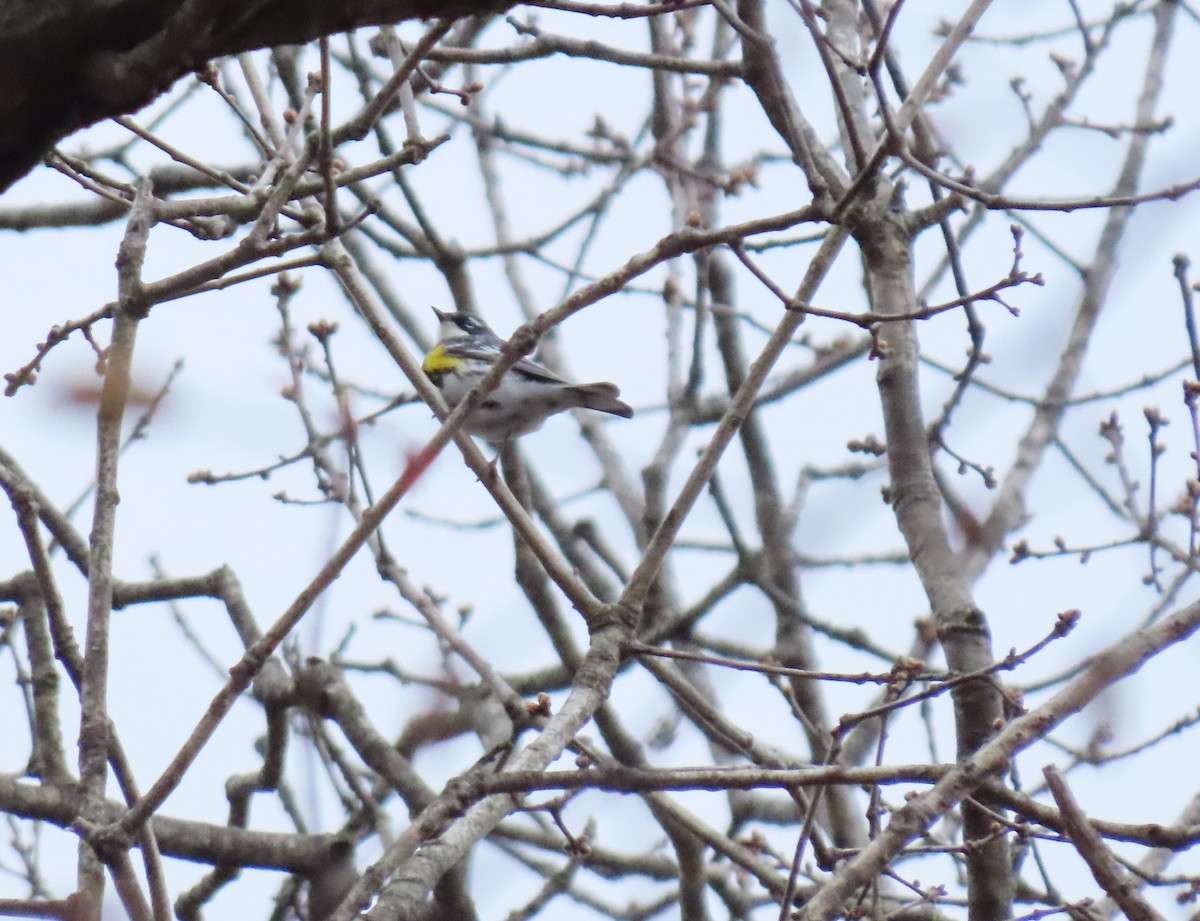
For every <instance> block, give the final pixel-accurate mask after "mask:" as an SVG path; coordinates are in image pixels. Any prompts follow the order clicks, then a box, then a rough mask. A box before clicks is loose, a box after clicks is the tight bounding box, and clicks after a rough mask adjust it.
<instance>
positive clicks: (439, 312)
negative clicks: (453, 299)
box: [433, 307, 450, 323]
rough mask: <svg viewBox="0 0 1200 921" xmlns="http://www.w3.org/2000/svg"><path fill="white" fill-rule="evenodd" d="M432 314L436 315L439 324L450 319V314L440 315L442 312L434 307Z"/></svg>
mask: <svg viewBox="0 0 1200 921" xmlns="http://www.w3.org/2000/svg"><path fill="white" fill-rule="evenodd" d="M433 312H434V313H436V314H437V318H438V322H439V323H444V322H446V320H448V319H450V314H448V313H442V311H440V310H438V309H437V308H436V307H434V308H433Z"/></svg>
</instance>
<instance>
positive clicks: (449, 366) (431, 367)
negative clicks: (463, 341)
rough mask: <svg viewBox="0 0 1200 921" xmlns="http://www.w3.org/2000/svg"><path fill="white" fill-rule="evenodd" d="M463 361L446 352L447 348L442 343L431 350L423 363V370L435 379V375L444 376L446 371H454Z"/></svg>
mask: <svg viewBox="0 0 1200 921" xmlns="http://www.w3.org/2000/svg"><path fill="white" fill-rule="evenodd" d="M462 363H463V360H462V359H461V358H459V357H457V356H456V355H451V354H450V353H448V352H447V351H446V347H445V346H444V345H442V343H440V342H439V343H438V344H437V345H435V346H434V347H433V348H432V349H430V350H429V354H428V355H426V356H425V360H424V361H423V362H421V370H422V371H424V372H425V373H426V374H428V375H429V376H430V377H433V376H434V375H435V374H443V373H445V372H446V371H453V370H454V369H455V368H457V367H458V366H459V365H461V364H462Z"/></svg>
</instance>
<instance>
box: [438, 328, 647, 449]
mask: <svg viewBox="0 0 1200 921" xmlns="http://www.w3.org/2000/svg"><path fill="white" fill-rule="evenodd" d="M433 312H434V313H435V314H437V318H438V343H437V345H435V346H434V347H433V348H432V349H430V350H429V353H428V354H427V355H426V356H425V360H424V362H422V364H421V367H422V369H423V370H424V371H425V374H426V376H427V377H428V378H429V380H430V381H431V382H432V383H433V384H434V386H436V387H437V388H438V389H439V390H440V391H441V392H442V396H443V397H444V398H445V400H446V402H447V403H448V404H449V405H450V407H451V408H453V407H455V406H457V405H458V404H459V403H460V402H461V401H462V399H463V397H465V396H466V395H467V394H468V393H469V392H470V391H471V389H472V388H473V387H474V386H475V385H476V384H478V383H479V382H480V381H481V380H482V379H483V376H484V375H485V374H487V372H488V371H489V370H490V369H491V367H492V365H493V364H494V363H495V361H496V359H497V358H499V357H500V351H501V350H502V349H503V348H504V346H505V344H506V343H505V341H504V340H503V339H501V338H500V337H499V336H497V335H496V334H495V333H494V332H492V328H491V327H490V326H488V325H487V323H485V322H484V321H483V320H482V319H481V318H480V317H478V316H476V315H475V314H473V313H466V312H463V311H458V312H445V311H441V310H438V309H437V308H436V307H434V308H433ZM620 397H621V391H620V389H619V388H618V387H617V385H616V384H611V383H609V382H608V381H600V382H597V383H594V384H572V383H570V382H569V381H566V380H564V379H563V378H561V377H559V376H558V375H557V374H555V373H554V372H553V371H551V370H550V369H549V368H547V367H545V366H544V365H541V364H538V363H537V362H536V361H533V360H532V359H529V358H521V359H519V360H518V361H517V362H516V364H514V365H513V366H512V367H511V368H509V369H508V371H507V372H505V374H504V376H503V377H502V378H500V383H499V385H498V386H497V387H496V389H495V390H493V391H492V392H491V393H489V394H488V395H487V396H486V397H484V399H483V401H482V402H481V403H480V404H479V405H478V406H476V407H475V408H474V409H473V410H472V411H471V413H470V415H469V416H468V417H467V418H466V420H465V421H464V422H463V429H464V430H465V431H467V432H469V433H470V434H472V435H477V436H478V437H480V438H483V439H484V440H485V441H489V442H491V443H493V444H499V445H503V444H507V443H508V442H509V441H511V440H512V439H513V438H517V437H519V436H521V435H527V434H529V433H530V432H533V431H536V430H537V429H539V428H541V427H542V423H543V422H545V421H546V419H547V418H549V417H550V416H552V415H554V414H555V413H560V412H563V411H564V410H567V409H574V408H580V409H594V410H596V411H598V412H602V413H610V414H611V415H614V416H621V417H622V418H624V419H631V418H632V417H633V408H632V407H630V406H629V405H628V404H627V403H624V402H622V401H621V398H620Z"/></svg>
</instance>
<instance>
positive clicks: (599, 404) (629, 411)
mask: <svg viewBox="0 0 1200 921" xmlns="http://www.w3.org/2000/svg"><path fill="white" fill-rule="evenodd" d="M571 394H572V396H574V398H575V401H576V402H575V405H576V406H579V407H581V408H583V409H595V410H598V411H600V412H602V413H612V414H613V415H614V416H622V417H623V418H625V419H632V418H633V407H632V406H630V405H629V404H628V403H624V402H622V401H621V390H620V388H618V387H617V385H616V384H610V383H608V381H601V382H599V383H596V384H575V385H574V386H573V387H572V388H571Z"/></svg>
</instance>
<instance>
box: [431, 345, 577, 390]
mask: <svg viewBox="0 0 1200 921" xmlns="http://www.w3.org/2000/svg"><path fill="white" fill-rule="evenodd" d="M501 348H503V346H494V347H493V346H482V347H477V346H456V347H455V348H454V350H453V351H454V354H455V355H458V356H460V357H462V358H474V359H476V360H478V361H495V360H496V358H497V357H498V356H499V355H500V350H501ZM511 370H513V371H515V372H517V373H518V374H521V375H524V376H525V377H530V378H533V379H534V380H538V381H543V382H545V383H547V384H569V383H570V382H569V381H566V380H564V379H563V378H561V377H559V376H558V375H557V374H555V373H554V372H553V371H551V370H550V369H549V368H547V367H546V366H545V365H541V364H538V363H537V362H536V361H534V360H533V359H532V358H519V359H517V363H516V364H515V365H513V366H512V368H511Z"/></svg>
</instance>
